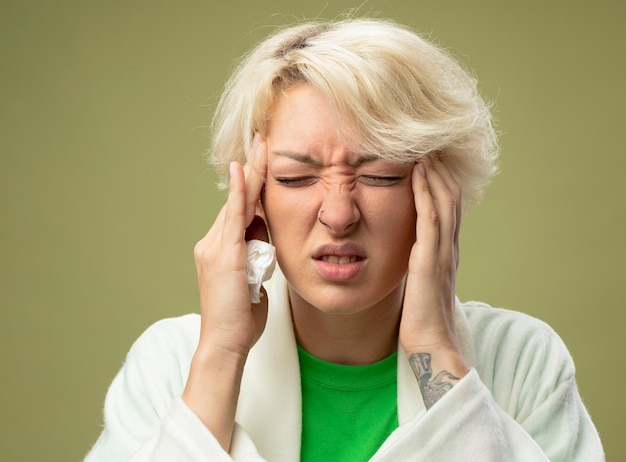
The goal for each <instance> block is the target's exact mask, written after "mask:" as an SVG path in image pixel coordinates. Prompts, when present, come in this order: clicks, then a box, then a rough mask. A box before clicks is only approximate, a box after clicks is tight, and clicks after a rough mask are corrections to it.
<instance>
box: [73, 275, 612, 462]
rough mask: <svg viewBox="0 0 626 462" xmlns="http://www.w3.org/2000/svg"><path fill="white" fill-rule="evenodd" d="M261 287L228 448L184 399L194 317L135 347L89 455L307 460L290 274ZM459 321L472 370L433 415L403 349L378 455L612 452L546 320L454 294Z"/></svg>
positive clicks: (171, 323)
mask: <svg viewBox="0 0 626 462" xmlns="http://www.w3.org/2000/svg"><path fill="white" fill-rule="evenodd" d="M265 286H266V288H267V291H268V296H269V300H270V309H269V317H268V322H267V326H266V329H265V332H264V333H263V335H262V337H261V339H260V340H259V341H258V343H257V344H256V345H255V346H254V348H253V349H252V351H251V352H250V355H249V357H248V360H247V363H246V366H245V371H244V376H243V381H242V387H241V393H240V398H239V403H238V406H237V416H236V422H237V425H236V429H235V433H234V435H233V442H232V448H231V453H230V454H228V453H226V452H225V451H224V450H223V449H222V448H221V447H220V445H219V444H218V442H217V440H216V439H215V438H214V437H213V435H212V434H211V433H210V432H209V430H208V429H207V428H206V427H205V426H204V425H203V424H202V422H201V421H200V419H199V418H198V417H197V416H196V415H195V414H194V413H193V412H192V411H191V410H190V409H189V408H188V407H187V406H186V405H185V404H184V402H183V401H182V399H181V398H180V396H181V394H182V391H183V388H184V386H185V381H186V379H187V375H188V372H189V365H190V362H191V358H192V356H193V353H194V351H195V348H196V345H197V342H198V336H199V329H200V317H199V315H195V314H194V315H187V316H183V317H180V318H175V319H166V320H163V321H160V322H158V323H156V324H154V325H153V326H151V327H150V328H149V329H148V330H146V332H145V333H144V334H143V335H142V336H141V337H140V338H139V339H138V340H137V342H136V343H135V344H134V345H133V347H132V348H131V350H130V352H129V353H128V357H127V359H126V362H125V364H124V366H123V367H122V370H121V371H120V372H119V374H118V375H117V377H116V378H115V380H114V381H113V383H112V385H111V387H110V389H109V391H108V393H107V397H106V402H105V408H104V414H105V427H104V430H103V432H102V434H101V436H100V438H99V439H98V441H97V442H96V444H95V446H94V447H93V448H92V450H91V452H90V453H89V454H88V455H87V458H86V459H85V461H86V462H100V461H102V462H122V461H136V462H139V461H163V462H191V461H197V462H200V461H207V462H209V461H211V462H217V461H225V462H226V461H232V460H235V461H242V462H243V461H269V462H282V461H290V462H293V461H297V460H299V457H300V432H301V426H302V424H301V422H302V416H301V396H300V394H301V392H300V372H299V365H298V353H297V348H296V341H295V337H294V333H293V328H292V322H291V315H290V310H289V303H288V299H287V290H286V281H285V279H284V276H282V274H281V273H280V271H279V270H277V271H276V272H275V274H274V276H273V277H272V280H271V281H269V282H268V283H267V284H265ZM456 324H457V325H456V329H457V335H458V336H459V340H460V342H461V346H462V349H463V354H464V357H465V359H466V361H467V363H468V365H469V366H470V367H471V370H470V372H469V374H467V376H465V377H464V378H463V379H462V380H461V381H460V382H459V383H458V384H457V385H456V386H455V387H454V388H453V389H452V390H451V391H450V392H448V393H447V394H446V395H445V396H444V397H443V398H441V400H439V401H438V402H437V403H436V404H435V405H434V406H433V407H432V408H431V409H430V410H428V411H427V410H426V409H425V407H424V404H423V401H422V397H421V394H420V390H419V388H418V386H417V381H416V379H415V376H414V375H413V372H412V371H411V369H410V366H409V363H408V360H407V357H406V354H405V353H404V351H403V350H402V349H401V348H400V347H399V350H398V420H399V427H398V428H397V429H396V430H395V431H394V432H393V433H392V434H391V435H390V436H389V438H387V440H386V441H385V442H384V443H383V445H382V446H381V447H380V448H379V450H378V451H377V452H376V454H375V455H374V456H373V457H372V459H371V460H372V461H379V462H384V461H393V462H403V461H480V462H492V461H493V462H503V461H520V462H522V461H523V462H531V461H563V462H566V461H567V462H574V461H584V462H595V461H603V460H604V453H603V450H602V445H601V443H600V439H599V437H598V434H597V432H596V430H595V428H594V426H593V423H592V422H591V419H590V418H589V415H588V413H587V411H586V409H585V407H584V405H583V403H582V401H581V399H580V396H579V394H578V391H577V388H576V382H575V377H574V372H575V371H574V365H573V362H572V360H571V357H570V355H569V353H568V351H567V349H566V348H565V346H564V345H563V343H562V341H561V340H560V338H559V337H558V336H557V335H556V334H555V333H554V331H553V330H552V329H551V328H550V327H548V326H547V325H546V324H544V323H542V322H541V321H538V320H536V319H534V318H531V317H529V316H526V315H523V314H521V313H516V312H511V311H506V310H501V309H495V308H491V307H489V306H487V305H484V304H481V303H475V302H470V303H464V304H461V303H459V302H457V307H456Z"/></svg>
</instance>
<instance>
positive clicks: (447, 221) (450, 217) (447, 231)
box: [424, 159, 457, 258]
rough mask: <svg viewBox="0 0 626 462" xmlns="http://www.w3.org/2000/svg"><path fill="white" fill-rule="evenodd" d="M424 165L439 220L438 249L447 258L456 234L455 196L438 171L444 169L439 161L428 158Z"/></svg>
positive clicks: (451, 251) (450, 253)
mask: <svg viewBox="0 0 626 462" xmlns="http://www.w3.org/2000/svg"><path fill="white" fill-rule="evenodd" d="M424 167H425V171H426V179H427V181H428V185H429V187H430V192H431V194H432V196H433V201H434V203H435V208H436V213H437V217H438V221H439V251H440V252H442V257H443V258H449V257H450V256H451V255H453V251H454V248H453V245H454V243H455V235H456V216H457V206H456V197H455V196H454V194H453V193H452V191H450V189H449V187H448V184H447V183H446V181H445V180H444V178H443V177H442V175H441V174H440V173H439V170H441V169H445V167H443V165H442V164H441V162H440V161H438V160H432V159H428V160H427V161H425V162H424Z"/></svg>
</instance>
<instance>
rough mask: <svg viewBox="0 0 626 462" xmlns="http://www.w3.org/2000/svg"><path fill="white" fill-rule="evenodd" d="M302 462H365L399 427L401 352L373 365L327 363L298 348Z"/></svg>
mask: <svg viewBox="0 0 626 462" xmlns="http://www.w3.org/2000/svg"><path fill="white" fill-rule="evenodd" d="M298 356H299V359H300V373H301V380H302V446H301V450H300V460H301V461H303V462H315V461H323V462H328V461H329V460H332V461H349V462H356V461H366V460H369V459H370V457H372V456H373V455H374V453H375V452H376V450H377V449H378V448H379V447H380V445H381V444H382V443H383V441H385V439H387V437H388V436H389V434H391V432H392V431H394V430H395V429H396V428H397V427H398V406H397V394H398V393H397V356H398V354H397V352H396V353H393V354H392V355H391V356H389V357H387V358H385V359H383V360H382V361H379V362H377V363H374V364H368V365H365V366H346V365H342V364H335V363H330V362H327V361H323V360H321V359H318V358H316V357H314V356H311V355H310V354H309V353H307V352H306V351H304V350H303V349H302V348H300V347H299V346H298Z"/></svg>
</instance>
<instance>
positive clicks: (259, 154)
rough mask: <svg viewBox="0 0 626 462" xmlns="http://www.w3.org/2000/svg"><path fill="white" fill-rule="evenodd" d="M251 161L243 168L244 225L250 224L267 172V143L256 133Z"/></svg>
mask: <svg viewBox="0 0 626 462" xmlns="http://www.w3.org/2000/svg"><path fill="white" fill-rule="evenodd" d="M252 146H253V147H252V151H253V152H252V159H250V161H248V162H247V163H246V165H245V166H244V173H245V177H246V224H249V223H250V222H252V219H253V217H254V215H255V211H256V209H257V204H258V203H259V199H260V197H261V190H262V189H263V185H264V184H265V178H266V172H267V143H266V142H265V140H264V139H263V138H262V137H261V134H260V133H259V132H257V133H256V134H255V135H254V141H253V143H252Z"/></svg>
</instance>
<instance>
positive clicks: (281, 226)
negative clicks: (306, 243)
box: [262, 184, 316, 243]
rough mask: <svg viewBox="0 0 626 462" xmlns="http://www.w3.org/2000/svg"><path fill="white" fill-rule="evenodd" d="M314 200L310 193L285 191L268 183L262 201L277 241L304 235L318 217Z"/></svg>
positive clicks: (271, 230)
mask: <svg viewBox="0 0 626 462" xmlns="http://www.w3.org/2000/svg"><path fill="white" fill-rule="evenodd" d="M312 202H313V201H311V196H310V195H307V194H302V193H301V192H300V191H299V190H294V191H293V192H291V191H286V192H285V191H284V188H278V187H277V186H276V185H271V184H266V187H265V193H264V195H263V199H262V203H263V209H264V211H265V216H266V218H267V225H268V228H269V231H270V234H271V235H272V240H273V241H274V242H275V243H276V242H281V241H291V240H294V239H295V238H297V236H299V235H300V236H303V234H302V233H303V232H304V230H305V229H306V228H307V227H309V226H310V224H311V223H312V222H313V223H314V221H315V220H314V219H315V218H316V215H315V212H314V211H313V208H314V206H313V204H312Z"/></svg>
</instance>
